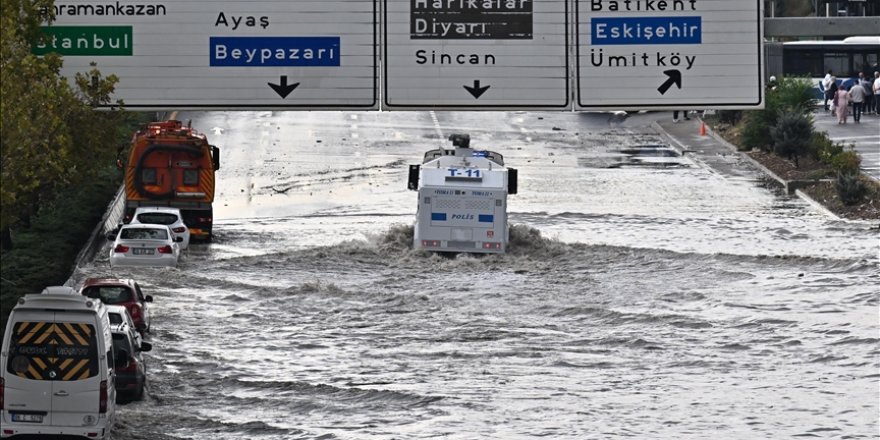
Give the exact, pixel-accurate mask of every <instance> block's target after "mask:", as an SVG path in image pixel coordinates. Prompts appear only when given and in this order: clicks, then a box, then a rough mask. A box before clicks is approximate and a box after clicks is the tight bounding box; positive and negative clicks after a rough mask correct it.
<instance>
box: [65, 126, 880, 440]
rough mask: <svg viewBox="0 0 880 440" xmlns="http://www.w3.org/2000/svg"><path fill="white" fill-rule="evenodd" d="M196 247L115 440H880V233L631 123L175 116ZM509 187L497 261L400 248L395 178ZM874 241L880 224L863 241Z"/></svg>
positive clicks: (409, 206) (160, 284)
mask: <svg viewBox="0 0 880 440" xmlns="http://www.w3.org/2000/svg"><path fill="white" fill-rule="evenodd" d="M180 117H181V119H187V118H192V120H193V126H194V127H197V128H199V129H200V130H202V131H204V132H206V133H207V134H208V138H209V140H210V141H211V142H212V143H213V144H215V145H217V146H219V147H220V148H221V152H222V153H221V154H222V160H221V169H220V171H219V172H218V196H217V200H216V201H215V212H214V223H215V232H216V234H217V238H216V240H215V241H214V242H212V243H210V244H202V245H193V246H190V249H189V250H187V251H186V253H185V255H184V258H183V260H182V263H181V265H180V267H179V268H177V269H144V268H137V269H113V271H112V272H111V271H110V269H109V267H108V264H107V258H106V255H105V254H104V253H102V254H101V255H100V256H99V257H98V258H97V259H96V261H93V262H90V263H89V264H87V265H84V266H82V267H79V268H77V271H76V274H75V278H76V279H78V280H79V281H81V280H82V279H84V278H85V277H88V276H108V275H112V276H116V277H132V278H135V279H137V280H138V281H139V282H140V283H141V284H142V285H143V286H144V290H145V293H148V294H151V295H153V296H154V298H155V302H154V303H153V304H152V312H153V324H152V328H153V333H152V334H151V335H150V337H149V340H150V341H151V342H152V343H153V347H154V348H153V351H151V352H149V353H146V354H145V357H146V358H147V362H148V374H149V391H148V396H147V397H146V398H145V399H144V401H142V402H137V403H133V404H129V405H126V406H124V407H122V409H121V412H120V422H119V423H118V424H117V427H116V429H115V431H114V436H113V438H114V439H212V440H215V439H241V438H249V439H420V438H446V439H518V438H535V437H543V438H551V439H592V438H595V439H608V438H651V439H679V438H692V439H705V438H731V439H745V438H749V439H752V438H765V439H778V438H789V437H809V438H876V436H877V432H878V420H877V417H878V416H877V415H878V411H880V408H878V379H880V349H878V341H880V339H878V312H877V310H878V309H877V308H878V304H880V301H878V299H880V293H878V287H877V286H878V285H880V272H878V255H877V252H878V231H877V229H876V225H872V224H870V223H869V222H848V221H837V220H832V219H829V218H827V217H824V216H823V215H821V214H819V213H817V212H815V211H814V210H813V209H812V208H811V207H810V206H809V205H807V204H806V203H804V202H802V201H801V200H800V199H797V198H794V199H792V198H788V197H786V196H783V195H780V194H777V193H775V192H774V191H772V190H770V189H767V188H765V187H764V185H763V184H762V183H761V177H760V175H759V174H758V173H757V172H755V171H753V170H752V169H750V168H749V167H748V166H747V165H746V164H744V163H738V162H736V161H735V160H734V161H733V163H731V166H730V167H729V168H726V169H725V170H724V171H723V172H721V171H716V170H712V169H709V168H706V167H705V166H704V165H702V163H700V162H698V161H694V160H692V159H690V158H686V157H681V156H679V155H678V154H677V153H675V151H674V150H671V149H669V148H667V147H665V146H664V143H663V142H662V140H661V139H660V137H659V136H658V135H657V134H656V133H655V132H653V131H652V130H651V129H650V127H649V124H650V121H651V120H652V119H651V118H652V117H653V118H656V116H654V115H651V114H646V115H633V116H631V117H629V118H627V117H624V116H622V115H610V114H551V113H495V112H485V113H478V112H472V113H470V112H456V113H442V112H437V113H433V112H405V113H353V112H299V113H282V112H278V113H276V112H205V113H195V112H193V113H187V114H183V115H181V116H180ZM457 132H463V133H469V134H470V135H471V138H472V145H473V146H474V147H475V148H487V149H492V150H495V151H497V152H499V153H501V154H503V155H504V156H505V162H506V164H508V165H509V166H512V167H515V168H518V169H519V176H520V185H519V194H517V195H514V196H511V197H510V199H509V209H510V221H511V224H513V225H514V226H513V228H512V231H511V245H510V253H508V254H506V255H490V256H482V257H477V256H467V255H460V256H458V257H456V258H451V259H450V258H444V257H440V256H436V255H432V254H426V253H421V252H414V251H413V250H412V249H411V240H412V233H413V232H412V222H413V220H414V214H415V207H416V193H415V192H411V191H407V190H406V173H407V165H408V164H411V163H412V164H415V163H419V162H420V160H421V157H422V154H423V153H424V152H425V151H426V150H428V149H432V148H437V147H441V146H442V147H449V143H448V142H447V141H446V140H445V139H446V137H447V136H448V135H449V134H452V133H457ZM872 227H873V228H874V229H872Z"/></svg>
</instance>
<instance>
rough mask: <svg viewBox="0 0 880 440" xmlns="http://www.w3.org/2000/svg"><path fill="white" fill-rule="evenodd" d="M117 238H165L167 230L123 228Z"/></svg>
mask: <svg viewBox="0 0 880 440" xmlns="http://www.w3.org/2000/svg"><path fill="white" fill-rule="evenodd" d="M119 238H123V239H129V240H167V239H168V231H166V230H163V229H142V228H125V229H123V230H122V232H120V233H119Z"/></svg>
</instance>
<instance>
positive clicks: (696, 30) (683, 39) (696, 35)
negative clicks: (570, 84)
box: [591, 17, 703, 46]
mask: <svg viewBox="0 0 880 440" xmlns="http://www.w3.org/2000/svg"><path fill="white" fill-rule="evenodd" d="M591 23H592V26H591V27H592V33H593V35H592V38H593V41H592V44H593V45H594V46H602V45H625V44H700V43H701V42H702V40H703V39H702V19H701V17H633V18H593V19H592V20H591Z"/></svg>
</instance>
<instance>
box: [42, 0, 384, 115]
mask: <svg viewBox="0 0 880 440" xmlns="http://www.w3.org/2000/svg"><path fill="white" fill-rule="evenodd" d="M377 2H378V0H366V1H365V0H305V1H286V0H263V1H260V0H257V1H214V0H187V1H181V0H174V1H171V0H165V1H137V2H135V1H127V0H121V1H65V2H56V3H55V6H54V8H55V15H56V21H55V22H54V23H52V25H50V26H46V27H44V31H45V32H46V33H47V34H48V35H49V37H50V39H49V42H48V44H46V45H44V46H43V47H37V48H35V49H34V51H35V52H36V53H45V52H48V51H57V52H59V53H61V54H63V55H64V68H63V69H62V74H63V75H64V76H66V77H68V78H73V76H74V74H75V73H76V72H86V71H87V70H88V69H89V63H90V62H96V63H97V65H98V68H99V69H100V70H101V73H102V74H104V75H109V74H111V73H112V74H116V75H117V76H119V78H120V81H119V83H118V85H117V88H116V94H115V95H114V98H121V99H123V100H124V102H125V105H126V107H129V108H154V107H155V108H169V107H172V108H304V109H318V108H322V109H335V108H348V109H375V108H378V104H379V100H378V64H377V62H378V59H377V58H378V57H377V55H378V44H377V37H378V29H379V27H378V9H377V7H378V3H377Z"/></svg>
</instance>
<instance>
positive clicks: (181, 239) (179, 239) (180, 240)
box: [174, 236, 183, 243]
mask: <svg viewBox="0 0 880 440" xmlns="http://www.w3.org/2000/svg"><path fill="white" fill-rule="evenodd" d="M174 241H175V242H176V243H183V237H181V236H177V237H174Z"/></svg>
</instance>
